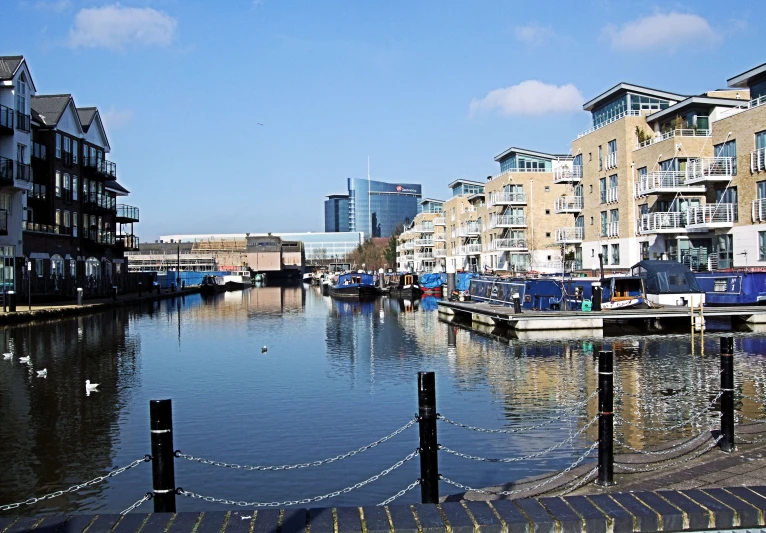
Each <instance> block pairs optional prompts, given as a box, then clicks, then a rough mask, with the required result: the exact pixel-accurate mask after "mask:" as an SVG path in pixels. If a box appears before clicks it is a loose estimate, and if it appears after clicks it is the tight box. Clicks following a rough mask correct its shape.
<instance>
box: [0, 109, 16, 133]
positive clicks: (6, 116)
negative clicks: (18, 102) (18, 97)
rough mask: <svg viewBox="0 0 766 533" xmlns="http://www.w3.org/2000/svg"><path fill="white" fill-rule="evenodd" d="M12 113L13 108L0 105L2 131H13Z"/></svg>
mask: <svg viewBox="0 0 766 533" xmlns="http://www.w3.org/2000/svg"><path fill="white" fill-rule="evenodd" d="M13 115H14V111H13V109H11V108H10V107H7V106H4V105H0V131H2V132H3V133H10V134H12V133H13Z"/></svg>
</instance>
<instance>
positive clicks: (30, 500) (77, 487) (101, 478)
mask: <svg viewBox="0 0 766 533" xmlns="http://www.w3.org/2000/svg"><path fill="white" fill-rule="evenodd" d="M151 460H152V458H151V456H150V455H146V456H144V458H143V459H136V460H135V461H133V462H132V463H130V464H129V465H127V466H123V467H122V468H118V469H116V470H112V471H111V472H109V473H108V474H105V475H103V476H98V477H96V478H93V479H91V480H90V481H86V482H84V483H80V484H78V485H72V486H71V487H69V488H68V489H66V490H57V491H56V492H51V493H50V494H46V495H44V496H37V497H34V496H33V497H31V498H28V499H26V500H24V501H23V502H17V503H9V504H6V505H0V511H9V510H11V509H18V508H19V507H21V506H22V505H33V504H35V503H37V502H41V501H44V500H50V499H53V498H58V497H59V496H63V495H64V494H69V493H70V492H77V491H79V490H81V489H84V488H85V487H90V486H92V485H98V484H99V483H101V482H102V481H104V480H106V479H109V478H110V477H115V476H119V475H120V474H122V473H123V472H127V471H128V470H130V469H131V468H135V467H137V466H138V465H140V464H141V463H145V462H148V461H151Z"/></svg>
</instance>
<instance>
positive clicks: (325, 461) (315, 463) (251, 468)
mask: <svg viewBox="0 0 766 533" xmlns="http://www.w3.org/2000/svg"><path fill="white" fill-rule="evenodd" d="M417 422H418V419H417V417H416V418H414V419H412V420H410V421H409V422H407V423H406V424H405V425H403V426H402V427H400V428H399V429H397V430H396V431H394V432H393V433H389V434H388V435H386V436H385V437H383V438H380V439H378V440H376V441H375V442H371V443H370V444H367V445H365V446H362V447H361V448H357V449H356V450H351V451H350V452H346V453H342V454H340V455H336V456H335V457H328V458H327V459H322V460H320V461H311V462H309V463H298V464H293V465H271V466H261V465H256V466H250V465H239V464H236V463H224V462H222V461H213V460H211V459H204V458H202V457H194V456H193V455H187V454H185V453H182V452H181V451H180V450H178V451H176V452H175V456H176V457H179V458H181V459H186V460H187V461H194V462H197V463H201V464H204V465H212V466H218V467H221V468H231V469H233V470H248V471H251V472H252V471H257V472H266V471H280V470H296V469H300V468H311V467H315V466H322V465H327V464H330V463H334V462H336V461H342V460H343V459H348V458H349V457H353V456H354V455H357V454H359V453H362V452H366V451H367V450H370V449H372V448H375V447H376V446H378V445H379V444H383V443H384V442H386V441H388V440H391V439H392V438H394V437H396V436H397V435H399V434H400V433H402V432H403V431H405V430H407V429H409V428H410V427H412V426H413V425H414V424H416V423H417Z"/></svg>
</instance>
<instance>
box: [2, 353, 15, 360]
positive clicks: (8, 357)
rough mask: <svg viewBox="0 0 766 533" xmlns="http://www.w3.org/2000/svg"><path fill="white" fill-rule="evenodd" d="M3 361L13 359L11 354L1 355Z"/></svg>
mask: <svg viewBox="0 0 766 533" xmlns="http://www.w3.org/2000/svg"><path fill="white" fill-rule="evenodd" d="M3 359H13V354H12V353H10V352H8V353H4V354H3Z"/></svg>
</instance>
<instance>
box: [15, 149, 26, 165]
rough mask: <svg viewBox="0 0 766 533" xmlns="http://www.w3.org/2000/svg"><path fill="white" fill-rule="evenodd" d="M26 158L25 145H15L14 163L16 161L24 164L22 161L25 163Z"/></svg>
mask: <svg viewBox="0 0 766 533" xmlns="http://www.w3.org/2000/svg"><path fill="white" fill-rule="evenodd" d="M26 157H27V145H25V144H17V145H16V161H18V162H19V163H21V164H24V161H26Z"/></svg>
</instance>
